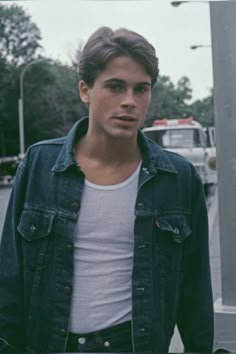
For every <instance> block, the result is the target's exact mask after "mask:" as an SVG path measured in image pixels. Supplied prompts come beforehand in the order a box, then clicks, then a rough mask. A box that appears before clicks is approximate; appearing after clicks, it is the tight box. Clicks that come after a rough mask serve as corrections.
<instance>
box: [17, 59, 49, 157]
mask: <svg viewBox="0 0 236 354" xmlns="http://www.w3.org/2000/svg"><path fill="white" fill-rule="evenodd" d="M47 60H50V59H48V58H41V59H35V60H33V61H31V62H30V63H28V64H27V65H26V66H25V67H24V69H23V70H22V72H21V74H20V97H19V100H18V112H19V136H20V154H19V157H20V158H23V157H24V154H25V134H24V86H23V82H24V75H25V72H26V70H28V69H29V67H31V66H32V65H34V64H37V63H40V62H42V61H47Z"/></svg>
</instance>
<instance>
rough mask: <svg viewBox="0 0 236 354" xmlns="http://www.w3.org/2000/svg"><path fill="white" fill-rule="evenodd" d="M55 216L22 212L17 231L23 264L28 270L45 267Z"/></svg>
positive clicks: (44, 213) (30, 211)
mask: <svg viewBox="0 0 236 354" xmlns="http://www.w3.org/2000/svg"><path fill="white" fill-rule="evenodd" d="M54 217H55V215H53V214H50V213H46V212H42V211H34V210H33V211H32V210H24V211H23V213H22V215H21V218H20V222H19V225H18V227H17V230H18V232H19V234H20V235H21V237H22V251H23V262H24V264H25V265H26V267H27V269H28V270H31V271H33V270H35V268H36V267H38V268H43V267H45V266H46V265H47V263H48V259H49V254H50V246H51V247H52V241H53V221H54Z"/></svg>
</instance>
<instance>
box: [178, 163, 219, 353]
mask: <svg viewBox="0 0 236 354" xmlns="http://www.w3.org/2000/svg"><path fill="white" fill-rule="evenodd" d="M191 228H192V233H191V235H190V237H189V239H188V240H186V245H185V249H184V281H183V288H182V289H181V290H180V291H181V295H180V302H179V308H178V318H177V324H178V328H179V332H180V335H181V338H182V341H183V344H184V351H185V352H189V353H193V352H198V353H203V352H205V353H211V352H212V348H213V318H214V312H213V298H212V287H211V275H210V262H209V240H208V216H207V208H206V203H205V195H204V190H203V185H202V182H201V180H200V177H199V175H198V174H197V173H196V172H195V170H193V183H192V217H191Z"/></svg>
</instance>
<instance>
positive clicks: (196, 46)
mask: <svg viewBox="0 0 236 354" xmlns="http://www.w3.org/2000/svg"><path fill="white" fill-rule="evenodd" d="M198 48H211V45H208V44H207V45H205V44H198V45H191V46H190V49H192V50H196V49H198Z"/></svg>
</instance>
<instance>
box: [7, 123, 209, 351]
mask: <svg viewBox="0 0 236 354" xmlns="http://www.w3.org/2000/svg"><path fill="white" fill-rule="evenodd" d="M87 125H88V120H87V119H83V120H81V121H79V122H77V123H76V124H75V126H74V127H73V128H72V130H71V131H70V132H69V134H68V135H67V137H65V138H59V139H53V140H48V141H44V142H40V143H37V144H35V145H33V146H32V147H30V148H29V150H28V152H27V154H26V157H25V159H24V160H23V161H22V163H21V164H20V166H19V168H18V171H17V177H16V181H15V184H14V187H13V191H12V194H11V197H10V202H9V207H8V210H7V214H6V221H5V225H4V229H3V235H2V242H1V247H0V289H1V296H0V351H2V352H3V351H8V352H9V351H14V350H15V351H18V352H19V351H24V352H25V351H29V352H44V353H46V352H51V353H52V352H65V351H66V346H67V340H68V335H69V332H68V323H69V315H70V305H71V294H72V284H73V236H74V231H75V226H76V222H77V219H78V216H79V212H80V201H81V195H82V191H83V186H84V174H83V173H82V172H81V170H80V166H79V165H78V164H76V162H75V161H74V159H73V147H74V145H75V143H76V141H77V140H78V139H79V138H80V136H82V135H83V134H84V133H85V131H86V130H87ZM138 144H139V146H140V149H141V153H142V158H143V161H142V166H141V170H140V175H139V187H138V194H137V200H136V205H135V216H136V219H135V225H134V238H135V241H134V242H135V245H134V264H133V275H132V300H133V309H132V343H133V348H134V351H135V352H156V353H160V352H168V348H169V344H170V340H171V337H172V334H173V330H174V326H175V324H176V323H177V325H178V328H179V331H180V333H181V337H182V340H183V343H184V346H185V351H186V352H198V353H200V352H211V350H212V342H213V304H212V289H211V279H210V267H209V249H208V223H207V210H206V204H205V197H204V192H203V186H202V183H201V180H200V177H199V175H198V174H197V172H196V171H195V169H194V167H193V166H192V165H191V164H190V163H189V162H188V161H187V160H185V159H184V158H183V157H181V156H179V155H177V154H174V153H171V152H165V151H163V150H162V149H161V148H160V147H159V146H158V145H156V144H155V143H153V142H152V141H151V140H149V139H146V138H145V137H144V136H143V134H142V133H141V132H139V134H138ZM121 222H122V220H121ZM78 321H83V319H82V318H81V319H80V318H78Z"/></svg>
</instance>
